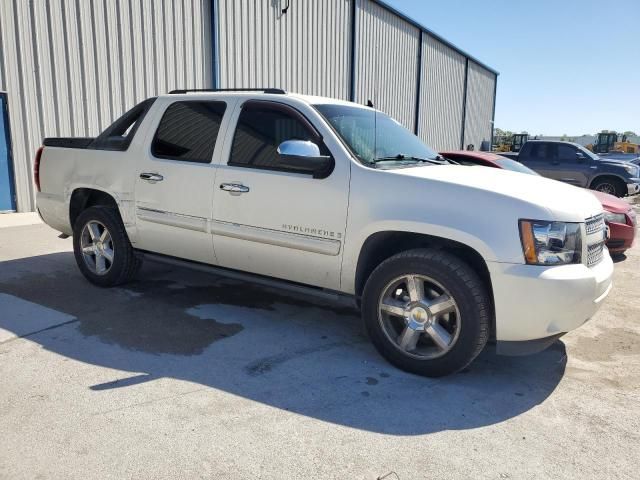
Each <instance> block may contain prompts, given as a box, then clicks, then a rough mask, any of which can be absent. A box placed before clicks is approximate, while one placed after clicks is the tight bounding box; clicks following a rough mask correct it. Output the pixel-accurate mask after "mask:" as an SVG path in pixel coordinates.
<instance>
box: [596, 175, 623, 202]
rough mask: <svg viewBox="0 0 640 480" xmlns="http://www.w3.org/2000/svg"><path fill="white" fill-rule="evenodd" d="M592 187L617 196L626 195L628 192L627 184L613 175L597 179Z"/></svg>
mask: <svg viewBox="0 0 640 480" xmlns="http://www.w3.org/2000/svg"><path fill="white" fill-rule="evenodd" d="M591 189H592V190H596V191H598V192H602V193H608V194H609V195H615V196H616V197H624V196H625V195H626V194H627V186H626V185H625V184H624V182H623V181H622V180H620V179H617V178H613V177H605V178H599V179H596V180H595V181H594V182H593V184H592V185H591Z"/></svg>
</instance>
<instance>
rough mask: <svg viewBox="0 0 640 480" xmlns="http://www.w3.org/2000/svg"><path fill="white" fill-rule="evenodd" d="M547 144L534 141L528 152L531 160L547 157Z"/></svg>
mask: <svg viewBox="0 0 640 480" xmlns="http://www.w3.org/2000/svg"><path fill="white" fill-rule="evenodd" d="M549 153H550V152H549V144H548V143H534V144H533V145H531V151H530V152H529V158H531V159H532V160H544V159H547V158H549Z"/></svg>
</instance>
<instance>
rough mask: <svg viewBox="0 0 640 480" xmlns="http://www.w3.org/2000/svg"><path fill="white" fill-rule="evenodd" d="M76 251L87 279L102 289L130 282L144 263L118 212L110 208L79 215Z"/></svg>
mask: <svg viewBox="0 0 640 480" xmlns="http://www.w3.org/2000/svg"><path fill="white" fill-rule="evenodd" d="M73 252H74V255H75V258H76V263H77V264H78V268H80V271H81V272H82V274H83V275H84V276H85V278H86V279H87V280H89V281H90V282H91V283H94V284H96V285H99V286H101V287H112V286H116V285H120V284H123V283H126V282H128V281H130V280H131V279H132V278H133V277H134V276H135V274H136V273H137V271H138V270H139V268H140V266H141V263H142V261H141V260H140V259H139V258H138V257H137V256H136V254H135V252H134V250H133V247H132V246H131V243H130V242H129V237H128V236H127V232H126V231H125V228H124V225H123V223H122V219H121V218H120V215H119V213H118V211H117V210H116V209H114V208H110V207H102V206H97V207H91V208H88V209H86V210H85V211H83V212H82V213H81V214H80V215H79V216H78V218H77V220H76V223H75V226H74V231H73Z"/></svg>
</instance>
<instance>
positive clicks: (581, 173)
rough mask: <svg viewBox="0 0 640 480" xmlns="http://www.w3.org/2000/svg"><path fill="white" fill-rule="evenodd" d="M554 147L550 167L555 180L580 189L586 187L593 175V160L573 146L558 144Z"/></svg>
mask: <svg viewBox="0 0 640 480" xmlns="http://www.w3.org/2000/svg"><path fill="white" fill-rule="evenodd" d="M553 147H554V148H553V149H552V157H551V166H550V167H549V168H550V170H552V171H553V178H555V179H556V180H560V181H561V182H565V183H569V184H571V185H575V186H578V187H586V186H587V183H588V179H589V176H590V173H591V172H590V169H591V166H592V160H591V158H589V157H588V156H587V155H585V154H584V153H582V152H578V149H577V148H576V147H575V146H573V145H568V144H566V143H557V144H554V145H553ZM578 153H580V155H578Z"/></svg>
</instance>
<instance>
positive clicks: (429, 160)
mask: <svg viewBox="0 0 640 480" xmlns="http://www.w3.org/2000/svg"><path fill="white" fill-rule="evenodd" d="M440 158H442V157H440ZM442 159H443V160H445V161H446V159H444V158H442ZM393 160H414V161H416V162H427V163H433V164H435V165H444V163H445V162H444V161H441V160H437V159H434V158H422V157H415V156H413V155H405V154H403V153H399V154H397V155H394V156H392V157H378V158H374V159H373V160H371V163H378V162H390V161H393Z"/></svg>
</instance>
